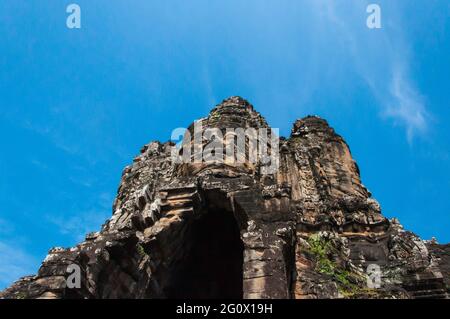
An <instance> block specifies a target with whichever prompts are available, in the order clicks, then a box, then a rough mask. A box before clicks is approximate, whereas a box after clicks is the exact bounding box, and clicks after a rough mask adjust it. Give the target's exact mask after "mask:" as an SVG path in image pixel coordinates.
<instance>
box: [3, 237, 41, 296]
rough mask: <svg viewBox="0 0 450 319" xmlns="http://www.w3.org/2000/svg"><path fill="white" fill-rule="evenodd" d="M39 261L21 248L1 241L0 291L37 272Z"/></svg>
mask: <svg viewBox="0 0 450 319" xmlns="http://www.w3.org/2000/svg"><path fill="white" fill-rule="evenodd" d="M38 265H39V261H38V260H37V259H36V258H34V257H33V256H31V255H30V254H28V253H27V252H26V251H25V250H23V249H22V248H21V247H17V246H16V245H14V244H10V243H9V242H3V241H0V289H2V288H5V287H6V286H8V285H10V284H11V283H12V282H14V281H15V280H17V279H19V278H20V277H23V276H26V275H31V274H33V273H35V272H36V271H37V267H38Z"/></svg>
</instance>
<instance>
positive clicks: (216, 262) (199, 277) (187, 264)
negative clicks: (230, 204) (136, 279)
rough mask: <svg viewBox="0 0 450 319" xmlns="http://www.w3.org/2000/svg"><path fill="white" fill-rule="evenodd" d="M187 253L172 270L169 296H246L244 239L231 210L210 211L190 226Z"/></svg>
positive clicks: (186, 244)
mask: <svg viewBox="0 0 450 319" xmlns="http://www.w3.org/2000/svg"><path fill="white" fill-rule="evenodd" d="M182 245H183V251H184V253H183V257H182V258H181V259H180V260H178V262H177V266H176V267H175V268H173V269H172V271H171V273H170V280H169V282H170V283H169V285H168V287H167V290H166V296H167V297H168V298H233V299H238V298H242V297H243V287H242V280H243V273H242V267H243V250H244V247H243V243H242V241H241V239H240V232H239V227H238V225H237V223H236V220H235V218H234V216H233V214H232V213H231V212H228V211H220V210H219V211H209V212H207V213H206V214H205V215H203V216H202V217H201V218H200V219H198V220H195V221H193V222H192V224H191V225H190V226H189V229H188V230H187V232H186V234H185V236H183V239H182Z"/></svg>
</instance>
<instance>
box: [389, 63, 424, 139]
mask: <svg viewBox="0 0 450 319" xmlns="http://www.w3.org/2000/svg"><path fill="white" fill-rule="evenodd" d="M391 94H392V96H393V98H394V102H393V104H392V105H388V106H387V107H386V110H385V114H386V115H387V116H388V117H391V118H394V120H396V121H399V122H401V123H403V124H404V125H405V127H406V131H407V137H408V141H409V142H410V143H412V140H413V138H414V136H415V135H417V134H424V133H426V132H427V130H428V122H429V119H430V115H429V114H428V111H427V110H426V107H425V104H424V102H423V100H424V99H423V97H422V96H421V95H420V94H419V93H418V91H417V90H415V89H414V88H412V87H411V83H410V81H408V79H406V78H405V76H404V74H403V73H402V72H400V71H399V70H394V72H393V77H392V81H391Z"/></svg>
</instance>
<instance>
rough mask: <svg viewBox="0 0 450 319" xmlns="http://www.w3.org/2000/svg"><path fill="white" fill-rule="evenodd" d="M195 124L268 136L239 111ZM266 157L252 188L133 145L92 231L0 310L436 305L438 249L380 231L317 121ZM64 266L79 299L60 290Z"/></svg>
mask: <svg viewBox="0 0 450 319" xmlns="http://www.w3.org/2000/svg"><path fill="white" fill-rule="evenodd" d="M203 123H204V126H205V128H207V127H211V128H219V129H221V130H225V129H226V128H256V129H258V128H268V127H269V126H268V124H267V123H266V121H265V120H264V118H263V117H262V116H261V115H260V114H259V113H258V112H256V111H255V110H254V108H253V106H252V105H251V104H249V102H247V101H246V100H244V99H242V98H240V97H231V98H228V99H226V100H224V101H223V102H222V103H221V104H219V105H218V106H216V107H215V108H214V109H213V110H212V111H211V112H210V113H209V115H208V116H207V117H206V118H204V119H203ZM190 130H192V127H190ZM190 142H191V141H190V140H189V139H185V141H184V143H190ZM277 146H278V150H279V163H278V164H279V166H278V169H277V170H276V171H275V172H273V173H272V174H261V170H262V169H263V167H264V165H266V164H264V163H260V162H256V163H252V162H244V163H240V164H233V163H227V162H222V163H220V162H201V163H185V162H183V163H175V162H174V161H173V160H172V157H171V151H172V149H173V143H170V142H167V143H160V142H151V143H149V144H148V145H145V146H144V147H143V148H142V150H141V152H140V155H138V156H137V157H136V158H135V159H134V160H133V163H132V164H131V165H130V166H127V167H126V168H125V169H124V171H123V175H122V180H121V182H120V185H119V189H118V193H117V198H116V199H115V201H114V204H113V215H112V217H111V219H110V220H108V221H107V222H106V223H105V224H104V225H103V226H102V228H101V230H100V231H99V232H95V233H90V234H88V235H87V236H86V239H85V240H84V241H83V242H81V243H80V244H78V245H77V246H76V247H73V248H67V249H65V248H53V249H51V250H50V251H49V254H48V256H47V257H46V258H45V260H44V261H43V263H42V265H41V267H40V269H39V271H38V273H37V274H36V275H34V276H27V277H24V278H21V279H19V280H18V281H17V282H15V283H14V284H13V285H12V286H11V287H9V288H7V289H6V290H4V291H3V292H1V293H0V297H1V298H234V299H239V298H294V299H304V298H448V297H449V295H450V291H449V289H450V276H449V274H450V245H439V244H437V243H436V242H435V241H424V240H422V239H420V238H419V237H418V236H416V235H415V234H414V233H412V232H409V231H406V230H404V229H403V227H402V226H401V224H400V223H399V221H398V220H396V219H391V220H389V219H387V218H385V217H383V215H382V213H381V208H380V205H379V204H378V203H377V201H376V200H375V199H373V198H372V197H371V194H370V192H369V191H368V190H367V189H366V188H365V187H364V185H363V184H362V183H361V179H360V174H359V170H358V166H357V164H356V162H355V161H354V160H353V158H352V156H351V153H350V150H349V147H348V145H347V144H346V142H345V141H344V140H343V139H342V137H341V136H339V135H338V134H336V132H335V131H334V130H333V129H332V128H331V127H330V126H329V125H328V124H327V122H326V121H325V120H323V119H321V118H319V117H315V116H307V117H305V118H303V119H299V120H297V121H295V123H294V125H293V127H292V133H291V135H290V137H289V138H282V137H281V138H280V139H279V145H277ZM380 169H382V168H380ZM72 264H76V265H77V266H79V269H80V287H79V288H69V287H68V285H67V280H66V279H67V278H68V276H69V275H70V273H69V272H68V266H69V265H72Z"/></svg>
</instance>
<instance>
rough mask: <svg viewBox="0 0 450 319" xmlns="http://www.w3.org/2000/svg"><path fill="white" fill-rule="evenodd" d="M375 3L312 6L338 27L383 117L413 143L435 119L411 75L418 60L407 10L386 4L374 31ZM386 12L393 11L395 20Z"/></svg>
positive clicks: (323, 0) (322, 0) (322, 1)
mask: <svg viewBox="0 0 450 319" xmlns="http://www.w3.org/2000/svg"><path fill="white" fill-rule="evenodd" d="M369 3H371V1H360V0H352V1H345V2H344V1H327V0H314V1H310V4H311V5H312V6H315V7H316V10H317V11H319V12H320V16H321V17H325V20H324V21H326V23H328V24H329V25H330V26H333V28H334V29H333V30H334V31H333V34H334V35H335V36H337V37H338V38H339V39H340V41H341V43H342V44H343V46H344V47H345V48H344V49H345V50H347V53H349V54H350V55H351V57H352V61H353V63H354V67H355V68H356V70H357V72H358V73H359V75H360V76H361V78H362V79H363V80H364V81H365V82H366V84H367V85H368V87H369V88H370V89H371V91H372V94H373V95H374V97H375V98H376V99H377V102H378V105H379V108H380V109H379V111H380V115H381V117H382V118H385V119H391V120H392V121H393V122H394V124H395V125H399V126H402V127H404V129H405V131H406V136H407V140H408V142H409V143H412V141H413V139H414V137H416V136H423V135H425V134H426V133H427V132H428V131H429V125H430V121H431V119H432V116H431V114H430V112H429V111H428V109H427V105H426V99H425V97H424V95H423V94H422V93H421V92H420V89H419V88H418V87H417V86H416V85H415V79H414V77H413V76H412V75H411V72H410V66H411V61H412V58H411V52H410V50H409V45H408V38H407V34H405V32H404V31H403V30H404V29H405V28H403V26H404V21H403V20H402V19H401V16H400V15H398V14H397V13H401V12H402V10H401V6H400V5H399V4H394V3H391V2H381V3H380V5H381V9H382V21H383V22H382V25H383V27H382V29H379V30H369V29H368V28H367V27H366V24H365V21H366V17H367V13H366V11H365V8H366V7H367V5H368V4H369ZM387 9H389V10H387ZM383 12H390V15H387V14H386V15H384V14H383ZM317 36H324V37H325V38H327V37H329V35H324V34H321V35H320V34H318V35H317ZM335 54H337V53H335Z"/></svg>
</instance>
